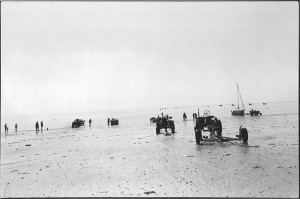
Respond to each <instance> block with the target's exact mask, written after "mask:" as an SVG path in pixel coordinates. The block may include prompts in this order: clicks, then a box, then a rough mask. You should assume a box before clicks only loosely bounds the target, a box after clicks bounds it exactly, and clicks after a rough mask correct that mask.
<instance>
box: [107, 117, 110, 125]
mask: <svg viewBox="0 0 300 199" xmlns="http://www.w3.org/2000/svg"><path fill="white" fill-rule="evenodd" d="M109 122H110V119H109V118H108V119H107V125H108V126H109Z"/></svg>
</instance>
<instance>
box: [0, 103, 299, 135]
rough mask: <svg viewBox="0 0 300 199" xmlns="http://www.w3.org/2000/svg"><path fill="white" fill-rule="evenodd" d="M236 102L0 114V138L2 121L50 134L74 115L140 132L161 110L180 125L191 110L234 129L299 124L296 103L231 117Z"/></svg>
mask: <svg viewBox="0 0 300 199" xmlns="http://www.w3.org/2000/svg"><path fill="white" fill-rule="evenodd" d="M236 106H237V105H233V104H223V105H221V104H218V105H199V106H181V107H180V106H178V107H161V108H147V109H135V110H122V111H105V112H99V113H78V114H77V113H72V114H49V115H32V116H23V117H8V118H2V117H1V138H2V137H4V136H5V132H4V124H7V125H8V128H9V132H8V135H6V136H15V135H16V134H18V135H33V134H35V133H36V131H35V123H36V122H37V121H38V122H39V124H40V122H41V121H43V123H44V127H43V129H44V130H43V133H46V134H47V133H51V132H53V131H59V130H62V129H63V130H66V129H70V130H71V129H72V128H71V124H72V121H74V120H75V119H77V118H80V119H83V120H85V126H83V127H80V128H81V129H82V130H84V129H86V130H87V129H89V123H88V120H89V119H91V120H92V127H93V128H94V129H97V128H99V129H102V128H105V127H107V119H108V118H117V119H119V126H118V128H119V130H120V131H122V129H126V130H128V128H129V129H130V128H132V130H133V131H134V132H138V131H143V129H144V130H146V129H149V128H150V129H153V132H155V126H153V124H150V118H151V117H157V116H158V115H161V114H162V113H163V114H164V115H167V114H168V116H172V119H173V120H174V122H175V128H176V125H179V126H181V127H182V128H184V126H185V125H186V122H191V121H193V113H198V112H199V115H200V116H202V115H203V114H204V111H206V110H208V111H209V113H210V115H213V116H215V117H217V118H218V119H220V120H221V122H222V125H223V128H224V129H228V130H231V129H234V130H235V131H236V129H238V127H239V126H240V125H242V126H244V127H247V126H249V125H255V122H256V121H258V120H259V121H260V123H264V124H265V125H266V126H268V125H272V124H273V123H275V124H276V123H277V122H279V123H281V122H282V121H285V120H293V124H296V125H297V128H298V125H299V119H298V118H299V116H298V115H299V102H267V104H265V105H264V104H263V103H252V105H250V104H247V105H245V108H246V113H248V112H249V111H250V110H251V109H253V110H259V111H260V112H261V113H262V115H261V116H250V115H245V116H232V115H231V111H232V110H235V109H236V108H237V107H236ZM183 113H186V115H187V121H183ZM15 123H17V124H18V130H17V132H15V128H14V126H15ZM47 128H48V131H47Z"/></svg>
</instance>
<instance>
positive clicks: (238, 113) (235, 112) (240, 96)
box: [231, 84, 245, 116]
mask: <svg viewBox="0 0 300 199" xmlns="http://www.w3.org/2000/svg"><path fill="white" fill-rule="evenodd" d="M236 86H237V98H238V106H237V110H233V111H231V114H232V115H241V116H243V115H245V106H244V102H243V99H242V95H241V93H240V89H239V85H238V84H236ZM240 100H241V105H242V109H240Z"/></svg>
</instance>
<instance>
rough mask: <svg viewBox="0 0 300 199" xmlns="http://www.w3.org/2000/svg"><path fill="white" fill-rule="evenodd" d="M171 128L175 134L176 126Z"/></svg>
mask: <svg viewBox="0 0 300 199" xmlns="http://www.w3.org/2000/svg"><path fill="white" fill-rule="evenodd" d="M171 129H172V133H173V134H174V133H175V127H174V126H173V127H172V128H171Z"/></svg>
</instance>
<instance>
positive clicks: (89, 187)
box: [1, 115, 299, 197]
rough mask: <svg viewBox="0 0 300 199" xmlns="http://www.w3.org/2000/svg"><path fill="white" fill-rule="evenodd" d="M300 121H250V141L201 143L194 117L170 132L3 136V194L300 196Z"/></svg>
mask: <svg viewBox="0 0 300 199" xmlns="http://www.w3.org/2000/svg"><path fill="white" fill-rule="evenodd" d="M294 117H298V115H296V116H294ZM295 121H296V122H297V118H296V119H292V120H289V122H290V124H286V123H284V122H283V123H282V124H279V123H276V124H274V128H272V127H268V128H267V127H265V126H264V125H263V122H261V123H259V122H256V124H255V126H254V125H253V124H251V123H250V124H249V126H248V127H247V128H248V130H249V142H248V144H243V143H241V142H239V141H233V142H226V143H218V142H212V143H204V144H201V145H196V143H195V139H194V133H193V121H187V122H180V123H179V122H177V123H175V125H176V131H177V132H178V133H176V134H174V135H170V136H165V135H164V134H161V135H159V136H156V135H155V126H154V125H151V124H147V125H146V124H145V125H140V126H139V125H136V126H134V127H129V126H128V127H124V128H120V127H106V126H102V127H96V126H93V127H91V128H89V127H87V126H86V127H84V129H60V130H55V131H54V130H53V131H48V132H44V133H43V134H42V133H39V134H37V135H36V134H35V132H31V133H28V135H23V136H21V135H11V136H8V137H7V138H4V137H2V140H1V178H2V179H1V197H47V196H51V197H56V196H64V197H69V196H156V197H158V196H200V197H226V196H228V197H299V145H298V143H299V129H298V124H297V123H296V124H295ZM225 123H226V121H225ZM223 126H224V122H223ZM287 127H288V128H290V129H289V130H288V131H287V130H286V128H287ZM237 130H238V129H237V128H236V129H234V130H233V129H226V128H224V132H223V135H224V136H225V135H228V136H235V132H237ZM26 145H27V146H26Z"/></svg>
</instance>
